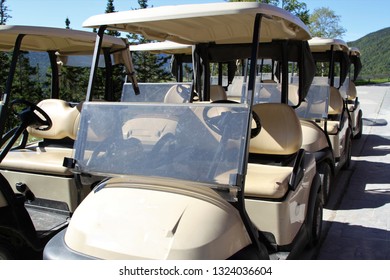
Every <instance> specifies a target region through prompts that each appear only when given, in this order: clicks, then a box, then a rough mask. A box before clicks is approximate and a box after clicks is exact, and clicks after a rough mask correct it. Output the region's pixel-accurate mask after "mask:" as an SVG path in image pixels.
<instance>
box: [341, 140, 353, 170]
mask: <svg viewBox="0 0 390 280" xmlns="http://www.w3.org/2000/svg"><path fill="white" fill-rule="evenodd" d="M345 141H347V142H346V159H345V162H344V165H343V167H342V169H348V168H349V167H350V165H351V157H352V139H351V133H347V137H346V139H345Z"/></svg>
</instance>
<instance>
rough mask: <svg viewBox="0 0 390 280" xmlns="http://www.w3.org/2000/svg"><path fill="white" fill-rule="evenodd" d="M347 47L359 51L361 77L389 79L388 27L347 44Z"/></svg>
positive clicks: (389, 51)
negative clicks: (361, 67)
mask: <svg viewBox="0 0 390 280" xmlns="http://www.w3.org/2000/svg"><path fill="white" fill-rule="evenodd" d="M348 46H350V47H357V48H359V49H360V52H361V60H362V64H363V69H362V71H361V73H360V76H361V77H365V78H374V77H378V78H379V77H381V78H388V77H390V27H388V28H384V29H381V30H378V31H376V32H373V33H370V34H367V35H366V36H364V37H362V38H360V39H358V40H356V41H353V42H348Z"/></svg>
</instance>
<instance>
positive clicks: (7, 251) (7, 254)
mask: <svg viewBox="0 0 390 280" xmlns="http://www.w3.org/2000/svg"><path fill="white" fill-rule="evenodd" d="M12 251H13V250H12V249H11V248H10V246H7V245H6V244H3V243H0V260H13V259H15V257H14V255H13V253H12Z"/></svg>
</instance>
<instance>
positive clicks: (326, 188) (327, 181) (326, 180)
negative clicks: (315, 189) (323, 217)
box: [318, 162, 332, 205]
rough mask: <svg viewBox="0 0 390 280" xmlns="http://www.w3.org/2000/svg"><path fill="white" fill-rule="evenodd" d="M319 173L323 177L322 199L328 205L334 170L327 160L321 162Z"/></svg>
mask: <svg viewBox="0 0 390 280" xmlns="http://www.w3.org/2000/svg"><path fill="white" fill-rule="evenodd" d="M318 174H319V175H320V178H321V201H322V204H323V205H326V204H327V203H328V200H329V196H330V192H331V184H332V170H331V168H330V166H329V164H328V163H327V162H321V163H320V164H319V166H318Z"/></svg>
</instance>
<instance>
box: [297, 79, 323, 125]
mask: <svg viewBox="0 0 390 280" xmlns="http://www.w3.org/2000/svg"><path fill="white" fill-rule="evenodd" d="M328 104H329V86H328V85H311V86H310V89H309V93H308V94H307V96H306V98H305V100H304V101H303V102H302V103H301V105H300V106H299V107H298V108H297V109H296V110H295V111H296V113H297V115H298V116H299V118H303V119H326V118H327V117H328Z"/></svg>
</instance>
